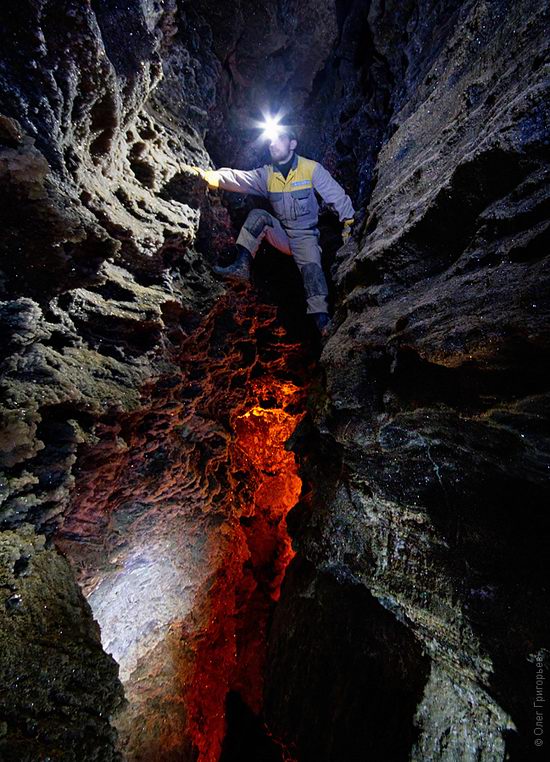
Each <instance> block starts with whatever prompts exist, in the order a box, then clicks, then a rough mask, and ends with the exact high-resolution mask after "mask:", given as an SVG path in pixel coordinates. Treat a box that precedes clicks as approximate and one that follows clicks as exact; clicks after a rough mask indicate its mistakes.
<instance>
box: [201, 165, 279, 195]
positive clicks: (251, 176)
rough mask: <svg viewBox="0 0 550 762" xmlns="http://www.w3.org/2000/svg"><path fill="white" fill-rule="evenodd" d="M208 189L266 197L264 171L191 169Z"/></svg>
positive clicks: (262, 168) (224, 168) (223, 168)
mask: <svg viewBox="0 0 550 762" xmlns="http://www.w3.org/2000/svg"><path fill="white" fill-rule="evenodd" d="M193 169H194V170H196V171H197V174H199V175H200V176H201V177H202V179H203V180H204V181H205V182H206V183H208V186H209V187H210V188H221V189H222V190H226V191H232V192H233V193H250V194H252V195H254V196H267V179H266V175H267V173H266V169H265V168H264V167H259V168H258V169H229V168H227V167H222V168H221V169H200V168H199V167H193Z"/></svg>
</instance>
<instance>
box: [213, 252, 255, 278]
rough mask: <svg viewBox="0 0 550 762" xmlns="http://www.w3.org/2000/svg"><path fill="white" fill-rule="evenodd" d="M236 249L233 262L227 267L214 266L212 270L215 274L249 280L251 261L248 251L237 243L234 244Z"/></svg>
mask: <svg viewBox="0 0 550 762" xmlns="http://www.w3.org/2000/svg"><path fill="white" fill-rule="evenodd" d="M236 249H237V258H236V259H235V261H234V262H233V264H231V265H228V266H227V267H214V268H213V270H214V272H215V273H217V275H222V276H223V277H224V278H236V279H238V280H250V263H251V262H252V257H251V256H250V252H249V251H248V249H245V248H244V246H240V245H239V244H236Z"/></svg>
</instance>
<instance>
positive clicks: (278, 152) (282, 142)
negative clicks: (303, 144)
mask: <svg viewBox="0 0 550 762" xmlns="http://www.w3.org/2000/svg"><path fill="white" fill-rule="evenodd" d="M295 148H296V141H295V140H291V139H290V138H289V137H288V135H285V133H284V132H282V133H280V134H279V135H278V136H277V137H276V138H272V139H271V140H270V141H269V153H270V154H271V158H272V159H273V161H276V162H278V163H281V162H285V161H288V160H289V159H290V156H291V154H292V151H294V149H295Z"/></svg>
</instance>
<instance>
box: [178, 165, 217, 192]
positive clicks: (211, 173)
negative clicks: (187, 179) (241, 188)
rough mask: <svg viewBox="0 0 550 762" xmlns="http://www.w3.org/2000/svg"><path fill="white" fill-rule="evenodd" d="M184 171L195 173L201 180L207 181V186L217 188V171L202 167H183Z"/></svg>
mask: <svg viewBox="0 0 550 762" xmlns="http://www.w3.org/2000/svg"><path fill="white" fill-rule="evenodd" d="M185 169H186V171H187V172H189V174H191V175H197V177H200V178H201V180H204V182H205V183H207V185H208V187H209V188H219V186H220V178H219V176H218V173H217V172H216V171H215V170H214V169H202V167H190V166H186V167H185Z"/></svg>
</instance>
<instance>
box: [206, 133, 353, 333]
mask: <svg viewBox="0 0 550 762" xmlns="http://www.w3.org/2000/svg"><path fill="white" fill-rule="evenodd" d="M264 137H266V138H267V140H268V141H269V152H270V154H271V159H272V163H271V164H266V165H264V166H263V167H259V168H257V169H251V170H238V169H228V168H222V169H217V170H203V169H200V168H198V167H195V168H193V169H194V170H195V171H196V172H197V173H198V174H199V175H200V177H201V178H202V179H203V180H204V181H205V182H206V183H207V184H208V186H209V187H210V188H221V189H223V190H226V191H233V192H235V193H247V194H253V195H257V196H263V197H264V198H266V199H268V200H269V202H270V204H271V206H272V208H273V211H274V213H275V214H274V215H273V214H270V213H269V212H267V211H265V210H264V209H252V210H251V211H250V213H249V214H248V216H247V218H246V220H245V222H244V225H243V226H242V228H241V231H240V233H239V236H238V238H237V242H236V250H237V256H236V259H235V262H234V263H233V264H231V265H229V267H217V268H215V271H216V272H217V273H219V274H220V275H223V276H226V277H231V278H241V279H245V280H248V279H249V278H250V264H251V262H252V259H253V258H254V256H255V254H256V252H257V251H258V249H259V247H260V244H261V242H262V240H263V239H264V238H265V239H266V241H267V242H268V243H270V244H271V245H272V246H274V247H275V248H276V249H279V251H282V252H283V253H285V254H289V255H292V257H293V258H294V261H295V262H296V265H297V266H298V269H299V270H300V273H301V275H302V280H303V283H304V290H305V294H306V300H307V312H308V314H310V315H312V316H313V318H314V320H315V324H316V326H317V328H318V330H319V332H320V333H321V335H322V336H326V335H327V333H328V330H329V327H330V320H329V316H328V302H327V296H328V287H327V282H326V280H325V276H324V273H323V269H322V266H321V249H320V247H319V228H318V226H317V225H318V215H319V204H318V202H317V198H316V195H315V193H318V194H319V195H320V196H321V198H322V199H323V200H324V201H325V202H326V203H327V204H328V205H329V206H331V207H332V208H333V209H334V210H335V211H336V212H337V213H338V215H339V218H340V221H341V222H343V224H344V227H343V231H342V241H343V243H346V241H347V240H348V239H349V237H350V234H351V227H352V225H353V217H354V209H353V205H352V202H351V199H350V198H349V196H348V195H347V194H346V192H345V191H344V189H343V188H342V186H341V185H339V184H338V183H337V182H336V180H334V178H333V177H332V176H331V175H330V173H329V172H328V171H327V170H326V169H325V168H324V167H323V166H322V165H321V164H319V162H317V161H313V160H312V159H306V158H304V157H303V156H299V155H298V154H297V153H296V146H297V136H296V133H295V131H294V130H293V129H292V128H290V127H284V126H280V125H278V124H277V123H275V122H272V123H271V124H268V125H267V126H266V130H265V132H264Z"/></svg>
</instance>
